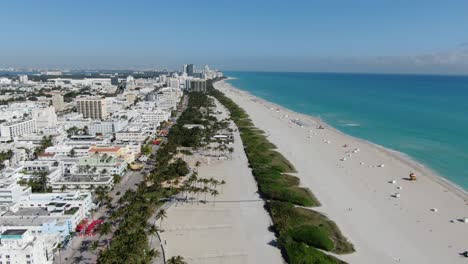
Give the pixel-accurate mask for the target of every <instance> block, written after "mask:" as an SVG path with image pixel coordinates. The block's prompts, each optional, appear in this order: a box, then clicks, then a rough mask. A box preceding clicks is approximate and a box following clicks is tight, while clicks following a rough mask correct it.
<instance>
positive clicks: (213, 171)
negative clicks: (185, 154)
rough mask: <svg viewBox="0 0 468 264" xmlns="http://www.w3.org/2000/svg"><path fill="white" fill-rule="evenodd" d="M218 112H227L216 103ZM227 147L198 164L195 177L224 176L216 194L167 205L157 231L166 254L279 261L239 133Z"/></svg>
mask: <svg viewBox="0 0 468 264" xmlns="http://www.w3.org/2000/svg"><path fill="white" fill-rule="evenodd" d="M217 111H221V114H220V115H219V117H218V118H220V119H222V118H225V117H227V112H226V109H225V108H224V107H223V106H222V105H220V104H219V102H217ZM231 126H233V128H234V124H233V123H232V124H231ZM232 147H233V148H234V152H233V153H232V158H230V159H227V160H217V159H214V158H212V159H208V161H207V162H206V163H202V165H201V166H200V167H198V177H199V178H208V179H209V178H214V179H216V180H218V181H221V180H224V181H226V184H225V185H223V186H218V187H217V189H218V191H219V195H218V196H217V197H216V199H215V197H213V196H210V195H208V196H207V197H206V202H204V200H205V197H204V195H203V194H201V195H200V197H199V198H198V199H195V200H193V201H189V202H184V203H182V202H178V203H175V204H173V205H172V206H171V207H169V208H168V209H167V216H168V217H167V219H165V220H164V221H163V223H162V229H163V230H164V232H162V233H160V235H161V239H162V243H163V247H164V250H165V254H166V259H168V258H170V257H171V256H177V255H180V256H182V257H184V259H185V260H186V261H187V262H188V263H195V264H198V263H200V264H201V263H203V264H219V263H226V264H228V263H229V264H237V263H238V264H241V263H242V264H244V263H252V264H253V263H272V264H275V263H283V259H282V257H281V253H280V250H279V249H278V248H276V247H275V246H274V240H275V236H274V234H273V233H272V232H270V231H269V230H268V228H269V226H270V225H271V219H270V217H269V215H268V213H267V212H266V211H265V209H264V208H263V206H264V201H263V200H261V199H260V197H259V195H258V193H257V191H258V190H257V186H256V183H255V180H254V178H253V175H252V174H251V171H250V169H249V168H248V163H247V157H246V156H245V153H244V150H243V146H242V142H241V139H240V135H239V133H238V132H234V143H233V145H232Z"/></svg>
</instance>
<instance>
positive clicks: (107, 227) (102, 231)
mask: <svg viewBox="0 0 468 264" xmlns="http://www.w3.org/2000/svg"><path fill="white" fill-rule="evenodd" d="M111 231H112V225H111V224H110V223H109V222H105V223H103V224H102V225H101V226H100V227H99V230H98V232H99V235H101V236H105V235H108V234H110V232H111Z"/></svg>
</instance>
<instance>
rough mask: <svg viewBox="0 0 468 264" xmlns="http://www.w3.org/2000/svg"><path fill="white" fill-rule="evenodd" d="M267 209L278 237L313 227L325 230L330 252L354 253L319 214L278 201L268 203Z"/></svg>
mask: <svg viewBox="0 0 468 264" xmlns="http://www.w3.org/2000/svg"><path fill="white" fill-rule="evenodd" d="M268 209H269V211H270V212H271V216H272V218H273V222H274V224H275V228H276V231H277V232H278V233H279V234H280V235H282V236H290V232H294V230H295V229H297V228H301V227H303V226H307V227H310V226H315V227H319V228H321V229H322V230H326V232H327V234H328V237H329V238H330V240H331V241H332V242H333V250H330V251H332V252H334V253H337V254H345V253H351V252H354V246H353V245H352V244H351V243H349V242H348V240H347V239H346V238H345V237H344V236H343V235H342V234H341V232H340V230H339V229H338V226H337V225H336V224H335V223H334V222H333V221H331V220H330V219H328V218H327V217H326V216H324V215H322V214H321V213H318V212H315V211H312V210H308V209H305V208H300V207H295V206H294V205H293V204H291V203H285V202H278V201H271V202H269V203H268ZM301 242H304V241H301ZM310 246H313V245H310Z"/></svg>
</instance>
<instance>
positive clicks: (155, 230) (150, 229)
mask: <svg viewBox="0 0 468 264" xmlns="http://www.w3.org/2000/svg"><path fill="white" fill-rule="evenodd" d="M158 231H160V229H159V228H157V227H156V226H155V225H148V226H147V232H148V234H149V235H151V240H150V245H151V243H153V236H154V235H156V234H157V233H158Z"/></svg>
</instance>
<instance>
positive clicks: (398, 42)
mask: <svg viewBox="0 0 468 264" xmlns="http://www.w3.org/2000/svg"><path fill="white" fill-rule="evenodd" d="M6 2H8V3H6ZM0 24H1V27H0V36H1V39H0V66H8V65H12V66H50V67H64V66H67V67H101V68H102V67H107V68H112V67H118V68H129V67H156V66H165V67H169V68H171V67H176V66H177V65H179V64H182V63H195V64H205V63H208V64H211V65H215V66H216V67H218V68H221V69H235V70H288V71H360V72H425V73H432V72H438V73H467V74H468V44H467V43H468V1H466V0H459V1H450V0H444V1H441V0H438V1H432V0H424V1H417V0H411V1H409V0H388V1H383V0H382V1H381V0H353V1H351V0H350V1H347V0H346V1H343V0H322V1H313V0H303V1H295V0H292V1H291V0H288V1H285V0H282V1H279V0H269V1H267V0H258V1H254V0H251V1H247V0H235V1H234V0H232V1H228V0H224V1H223V0H217V1H215V0H197V1H195V0H190V1H156V0H151V1H150V0H147V1H145V0H134V1H118V0H113V1H110V0H109V1H107V0H99V1H90V0H79V1H65V0H61V1H49V0H41V1H38V0H29V1H23V0H14V1H13V0H3V1H2V11H1V16H0Z"/></svg>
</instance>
